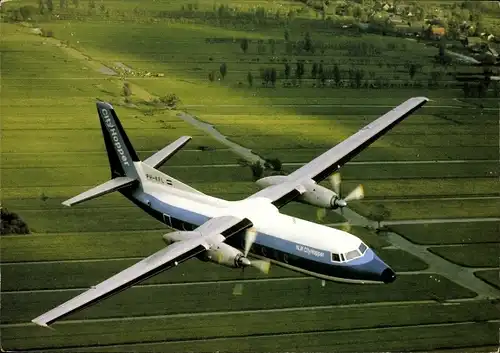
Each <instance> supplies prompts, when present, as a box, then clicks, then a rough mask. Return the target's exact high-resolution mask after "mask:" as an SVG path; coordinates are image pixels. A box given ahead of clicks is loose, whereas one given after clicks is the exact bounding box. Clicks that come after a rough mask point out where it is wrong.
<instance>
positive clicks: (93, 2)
mask: <svg viewBox="0 0 500 353" xmlns="http://www.w3.org/2000/svg"><path fill="white" fill-rule="evenodd" d="M89 9H90V10H93V9H95V0H89Z"/></svg>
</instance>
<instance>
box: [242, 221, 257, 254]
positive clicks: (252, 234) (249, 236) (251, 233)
mask: <svg viewBox="0 0 500 353" xmlns="http://www.w3.org/2000/svg"><path fill="white" fill-rule="evenodd" d="M256 238H257V232H256V231H255V229H254V228H253V227H252V228H250V229H247V231H246V232H245V253H244V255H245V257H247V255H248V252H249V251H250V248H251V247H252V244H253V243H254V242H255V239H256Z"/></svg>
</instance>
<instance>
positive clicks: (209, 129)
mask: <svg viewBox="0 0 500 353" xmlns="http://www.w3.org/2000/svg"><path fill="white" fill-rule="evenodd" d="M177 116H178V117H179V118H180V119H182V120H184V121H185V122H187V123H189V124H191V125H193V126H195V127H197V128H198V129H200V130H202V131H204V132H206V133H207V134H209V135H211V136H212V137H214V138H215V139H216V140H217V141H219V142H221V143H223V144H225V145H226V146H228V147H229V148H230V149H232V150H233V151H234V152H236V153H237V154H238V155H240V156H242V157H243V158H244V159H246V160H248V161H251V162H252V163H254V162H256V161H260V162H261V163H262V164H264V163H265V161H264V160H263V159H262V158H260V157H259V156H257V155H256V154H253V153H252V150H250V149H248V148H245V147H243V146H241V145H238V144H237V143H234V142H232V141H230V140H228V139H227V137H226V136H224V135H223V134H221V133H220V132H219V131H218V130H216V129H215V128H214V127H213V125H210V124H207V123H204V122H202V121H199V120H198V119H196V118H195V117H194V116H192V115H189V114H187V113H184V112H179V113H177Z"/></svg>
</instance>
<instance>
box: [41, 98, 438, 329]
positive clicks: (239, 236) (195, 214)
mask: <svg viewBox="0 0 500 353" xmlns="http://www.w3.org/2000/svg"><path fill="white" fill-rule="evenodd" d="M428 100H429V99H428V98H426V97H413V98H410V99H408V100H406V101H405V102H403V103H401V104H400V105H398V106H397V107H395V108H394V109H392V110H390V111H389V112H387V113H386V114H384V115H382V116H381V117H379V118H378V119H376V120H374V121H373V122H371V123H370V124H368V125H366V126H365V127H363V128H362V129H361V130H359V131H358V132H357V133H355V134H354V135H352V136H350V137H348V138H347V139H345V140H343V141H342V142H341V143H339V144H337V145H336V146H334V147H333V148H331V149H330V150H328V151H326V152H324V153H323V154H321V155H320V156H318V157H316V158H314V159H313V160H311V161H310V162H309V163H307V164H305V165H304V166H302V167H300V168H298V169H297V170H295V171H294V172H292V173H290V174H288V175H274V176H268V177H264V178H261V179H259V180H258V181H257V184H258V185H259V187H260V188H261V190H259V191H258V192H256V193H254V194H253V195H250V196H248V197H246V198H244V199H242V200H238V201H227V200H224V199H219V198H216V197H212V196H209V195H206V194H204V193H202V192H200V191H198V190H196V189H194V188H192V187H190V186H189V185H186V184H184V183H182V182H181V181H179V180H176V179H174V178H173V177H171V176H169V175H167V174H164V173H162V172H161V171H159V170H158V169H157V168H158V167H160V166H161V165H163V164H164V163H165V162H166V161H168V160H169V159H170V158H171V157H172V156H173V155H174V154H175V153H176V152H177V151H179V150H180V149H181V148H182V147H183V146H184V145H185V144H186V143H187V142H188V141H189V140H190V139H191V137H190V136H182V137H180V138H179V139H177V140H176V141H174V142H173V143H171V144H170V145H168V146H166V147H164V148H163V149H161V150H160V151H158V152H156V153H155V154H153V155H152V156H150V157H148V158H146V159H145V160H143V161H141V160H140V159H139V157H138V156H137V153H136V152H135V150H134V148H133V147H132V144H131V143H130V141H129V139H128V137H127V135H126V134H125V131H124V129H123V127H122V124H121V123H120V121H119V120H118V116H117V115H116V113H115V110H114V108H113V106H112V105H111V104H109V103H107V102H102V101H98V102H97V103H96V105H97V111H98V116H99V121H100V124H101V129H102V134H103V137H104V143H105V147H106V151H107V155H108V159H109V165H110V170H111V179H110V180H108V181H107V182H105V183H103V184H100V185H98V186H96V187H94V188H92V189H90V190H87V191H85V192H83V193H81V194H79V195H77V196H75V197H73V198H71V199H68V200H66V201H64V202H63V205H65V206H72V205H76V204H79V203H81V202H84V201H88V200H91V199H94V198H96V197H99V196H103V195H105V194H108V193H111V192H114V191H118V192H120V193H121V194H122V195H123V196H125V197H126V198H127V199H129V200H130V201H132V202H133V203H134V204H135V205H137V206H138V207H140V208H141V209H143V210H144V211H146V212H147V213H148V214H150V215H151V216H153V217H154V218H156V219H157V220H159V221H161V222H163V223H165V225H166V226H167V227H168V228H171V229H172V230H174V231H173V232H170V233H167V234H165V235H163V240H164V241H165V243H166V244H167V246H166V247H165V248H163V249H161V250H159V251H158V252H156V253H154V254H153V255H151V256H149V257H146V258H145V259H143V260H141V261H139V262H137V263H136V264H134V265H132V266H130V267H128V268H126V269H125V270H123V271H121V272H119V273H117V274H115V275H114V276H112V277H110V278H108V279H106V280H104V281H103V282H101V283H99V284H97V285H95V286H92V287H91V288H90V289H88V290H86V291H85V292H83V293H82V294H80V295H78V296H76V297H74V298H72V299H70V300H68V301H66V302H64V303H63V304H61V305H59V306H57V307H55V308H54V309H52V310H50V311H48V312H46V313H44V314H42V315H40V316H38V317H36V318H35V319H33V320H32V322H34V323H35V324H37V325H40V326H44V327H49V326H48V325H50V324H52V323H53V322H55V321H56V320H59V319H61V318H63V317H66V316H67V315H70V314H72V313H74V312H76V311H78V310H81V309H83V308H84V307H88V306H90V305H93V304H95V303H96V302H98V301H101V300H103V299H105V298H107V297H110V296H112V295H114V294H116V293H118V292H120V291H122V290H124V289H126V288H129V287H131V286H133V285H135V284H137V283H139V282H141V281H144V280H145V279H147V278H150V277H151V276H154V275H156V274H158V273H159V272H161V271H164V270H167V269H170V268H172V267H175V266H178V265H180V264H181V263H182V262H184V261H186V260H188V259H191V258H194V257H196V258H198V259H200V260H202V261H206V262H208V261H210V262H214V263H217V264H220V265H223V266H226V267H230V268H242V269H243V268H246V267H248V266H254V267H256V268H258V269H259V270H261V271H263V272H267V271H268V270H269V265H270V263H273V264H276V265H278V266H282V267H285V268H288V269H291V270H293V271H297V272H300V273H304V274H307V275H310V276H313V277H316V278H319V279H321V280H322V281H325V280H328V281H339V282H348V283H379V284H380V283H391V282H393V281H394V280H395V279H396V274H395V272H394V271H393V270H392V269H391V268H390V267H389V266H388V265H387V264H386V263H384V262H383V261H382V260H381V259H380V258H379V257H378V256H377V255H376V254H375V252H374V251H373V250H372V249H370V248H369V247H368V246H367V245H366V244H365V243H364V242H363V241H362V240H361V239H359V238H358V237H356V236H354V235H352V234H350V233H348V232H345V231H342V230H339V229H335V228H331V227H328V226H324V225H320V224H317V223H313V222H309V221H306V220H302V219H299V218H297V217H291V216H288V215H285V214H282V213H280V211H279V209H280V208H281V207H283V206H284V205H286V204H288V203H289V202H292V201H297V202H302V203H306V204H309V205H313V206H317V207H322V208H326V209H336V208H342V207H345V206H346V205H347V202H346V199H347V197H346V198H344V199H341V198H340V197H339V195H338V194H337V193H335V192H334V191H332V190H330V189H328V188H326V187H323V186H321V185H319V183H320V182H321V181H323V180H325V179H327V178H328V177H329V176H330V175H332V174H333V173H334V172H336V171H337V170H338V169H340V168H341V167H342V166H343V165H344V164H345V163H347V162H348V161H349V160H351V159H352V158H353V157H355V156H356V155H358V154H359V153H360V152H361V151H363V150H364V149H365V148H367V147H368V146H369V145H370V144H371V143H373V142H374V141H375V140H377V139H378V138H380V137H381V136H383V135H384V134H385V133H387V132H388V131H390V130H391V129H392V128H393V127H394V126H396V125H397V124H398V123H400V122H401V121H403V119H405V118H406V117H408V116H409V115H410V114H412V113H413V112H414V111H416V110H417V109H419V108H420V107H422V106H423V105H424V104H425V103H426V102H427V101H428ZM360 192H361V193H362V189H358V191H357V193H360ZM248 255H250V256H251V257H252V259H250V258H249V257H248ZM323 283H324V282H323Z"/></svg>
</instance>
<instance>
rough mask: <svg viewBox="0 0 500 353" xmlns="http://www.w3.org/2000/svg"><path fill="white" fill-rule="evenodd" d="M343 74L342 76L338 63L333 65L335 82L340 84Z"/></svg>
mask: <svg viewBox="0 0 500 353" xmlns="http://www.w3.org/2000/svg"><path fill="white" fill-rule="evenodd" d="M341 79H342V78H341V76H340V69H339V66H338V65H337V64H335V65H334V66H333V80H334V81H335V84H336V85H337V86H338V85H339V84H340V80H341Z"/></svg>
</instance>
